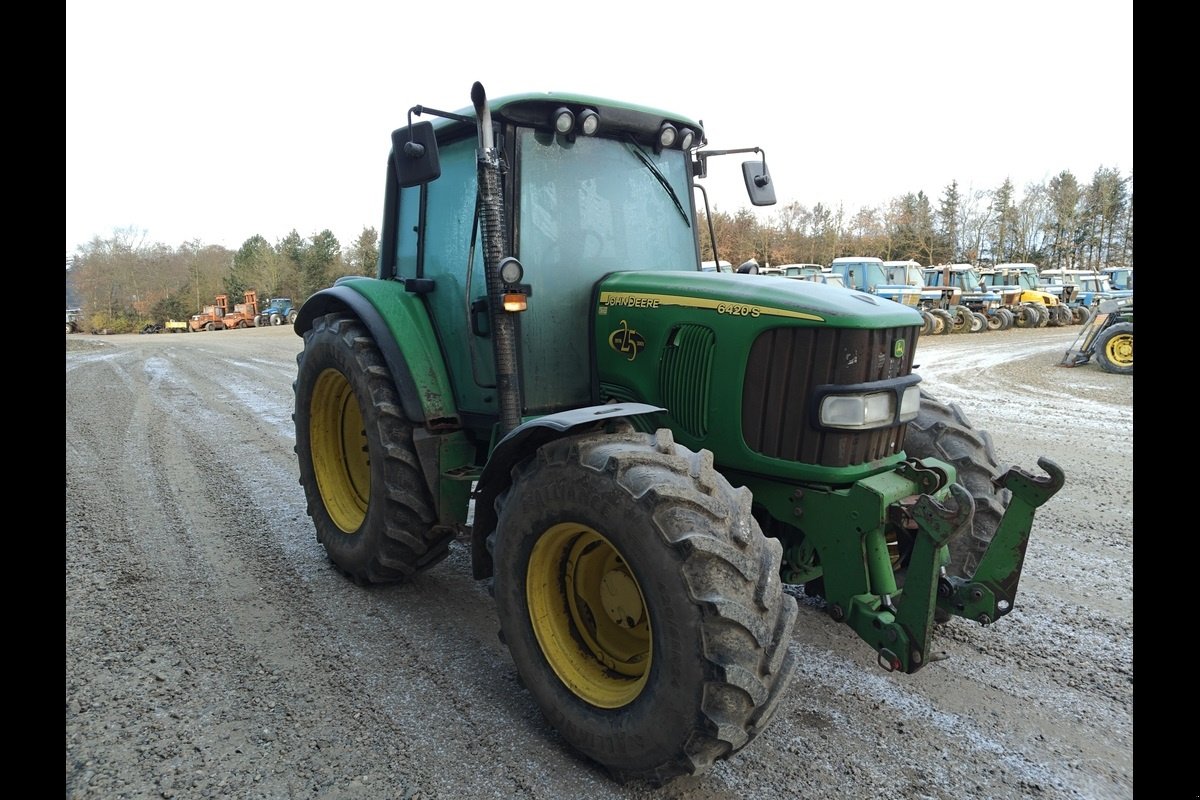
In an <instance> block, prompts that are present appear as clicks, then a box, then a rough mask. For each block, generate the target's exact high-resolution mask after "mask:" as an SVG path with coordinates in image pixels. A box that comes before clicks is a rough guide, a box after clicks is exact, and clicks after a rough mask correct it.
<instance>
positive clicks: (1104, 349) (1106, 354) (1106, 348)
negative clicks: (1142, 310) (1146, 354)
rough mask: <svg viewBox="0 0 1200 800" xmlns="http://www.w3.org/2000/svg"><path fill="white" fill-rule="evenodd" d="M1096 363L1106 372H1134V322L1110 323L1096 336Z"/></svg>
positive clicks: (1126, 373)
mask: <svg viewBox="0 0 1200 800" xmlns="http://www.w3.org/2000/svg"><path fill="white" fill-rule="evenodd" d="M1094 352H1095V354H1096V363H1097V364H1099V365H1100V369H1102V370H1104V371H1105V372H1112V373H1114V374H1117V375H1132V374H1133V323H1132V322H1118V323H1116V324H1114V325H1110V326H1109V327H1107V328H1105V329H1104V330H1103V331H1101V332H1100V335H1099V336H1097V337H1096V344H1095V351H1094Z"/></svg>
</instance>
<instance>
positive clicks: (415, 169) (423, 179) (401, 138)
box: [392, 122, 774, 202]
mask: <svg viewBox="0 0 1200 800" xmlns="http://www.w3.org/2000/svg"><path fill="white" fill-rule="evenodd" d="M392 162H393V165H394V166H395V167H396V177H397V178H398V179H399V182H400V188H402V189H403V188H407V187H409V186H419V185H421V184H423V183H429V182H430V181H432V180H436V179H437V178H438V177H440V176H441V174H442V165H441V163H440V162H439V161H438V147H437V137H436V136H435V135H434V133H433V123H432V122H414V123H413V124H412V125H409V126H408V127H405V128H397V129H396V130H394V131H392ZM772 202H774V200H773V199H772Z"/></svg>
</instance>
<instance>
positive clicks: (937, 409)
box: [904, 391, 1012, 578]
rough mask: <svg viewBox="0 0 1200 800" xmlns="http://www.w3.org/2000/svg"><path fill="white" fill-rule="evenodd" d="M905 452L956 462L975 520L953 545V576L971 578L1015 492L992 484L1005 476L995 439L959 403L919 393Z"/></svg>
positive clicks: (905, 440) (951, 547)
mask: <svg viewBox="0 0 1200 800" xmlns="http://www.w3.org/2000/svg"><path fill="white" fill-rule="evenodd" d="M904 450H905V452H906V453H907V454H908V455H909V456H911V457H915V458H936V459H939V460H941V461H945V462H946V463H948V464H952V465H953V466H954V468H955V469H956V471H957V473H958V483H959V484H961V485H962V487H963V488H964V489H966V490H967V492H968V493H970V495H971V497H972V498H973V499H974V501H975V519H974V522H973V524H972V529H971V530H970V531H963V532H962V533H960V534H959V535H957V536H955V537H954V538H952V539H951V540H950V542H949V549H950V564H949V565H948V566H947V567H946V571H947V572H948V573H949V574H950V575H954V576H957V577H960V578H969V577H970V576H972V575H974V574H975V570H976V568H977V567H978V566H979V560H980V558H982V556H983V554H984V553H985V552H986V551H987V548H988V545H989V544H991V541H992V538H993V537H994V536H995V535H996V529H997V528H998V527H999V526H1000V520H1001V519H1002V518H1003V517H1004V511H1005V509H1007V508H1008V502H1009V500H1010V499H1011V498H1012V492H1011V491H1010V490H1008V489H1001V488H998V487H997V486H996V484H995V483H994V482H993V481H994V479H996V478H999V477H1000V475H1001V474H1002V473H1003V471H1004V470H1003V469H1002V468H1001V466H1000V464H999V462H998V461H997V460H996V449H995V447H994V446H993V444H992V437H991V436H990V435H988V433H987V432H986V431H981V430H976V429H975V428H974V427H972V425H971V423H970V422H968V421H967V419H966V416H965V415H964V414H963V412H962V409H960V408H959V407H958V405H957V404H955V403H950V404H948V405H947V404H945V403H942V402H939V401H938V400H935V399H934V398H933V397H931V396H929V395H928V394H926V393H925V392H924V391H922V392H921V410H920V411H919V412H918V414H917V418H916V419H914V420H913V421H912V422H910V423H909V424H908V433H907V434H906V435H905V439H904Z"/></svg>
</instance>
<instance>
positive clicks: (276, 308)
mask: <svg viewBox="0 0 1200 800" xmlns="http://www.w3.org/2000/svg"><path fill="white" fill-rule="evenodd" d="M297 313H299V312H298V309H296V307H295V306H293V305H292V299H291V298H290V297H272V298H271V299H270V300H268V301H267V304H266V307H265V308H263V310H262V311H261V312H260V313H259V315H258V316H257V317H255V318H254V327H256V328H262V327H264V326H266V325H282V324H283V323H285V322H286V323H287V324H288V325H291V324H292V323H294V322H295V321H296V314H297Z"/></svg>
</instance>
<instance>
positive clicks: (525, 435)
mask: <svg viewBox="0 0 1200 800" xmlns="http://www.w3.org/2000/svg"><path fill="white" fill-rule="evenodd" d="M659 411H666V409H665V408H660V407H659V406H652V405H648V404H646V403H605V404H603V405H596V406H587V407H585V408H575V409H571V410H570V411H560V412H559V413H557V414H547V415H546V416H544V417H537V418H535V419H531V420H529V421H528V422H526V423H523V424H521V425H518V426H517V427H515V428H513V429H512V430H511V431H509V433H508V435H507V436H505V437H504V438H503V439H501V440H500V441H499V442H498V443H497V444H496V447H495V448H494V449H493V450H492V454H491V455H490V456H489V457H488V461H487V464H486V465H485V466H484V468H483V472H482V474H480V476H479V483H478V484H477V485H476V487H475V493H474V498H475V518H474V520H473V522H472V526H471V571H472V573H473V574H474V576H475V579H476V580H482V579H483V578H487V577H490V576H491V574H492V554H491V553H489V552H488V550H487V537H488V536H489V535H491V533H492V531H493V530H495V529H496V508H495V500H496V498H497V497H498V496H499V495H500V493H501V492H503V491H504V490H505V489H507V488H508V485H509V484H510V483H511V482H512V468H513V467H515V466H516V465H517V464H518V463H520V462H521V461H523V460H525V459H526V458H528V457H529V456H532V455H533V454H534V453H535V452H537V449H538V448H539V447H541V446H542V445H544V444H545V443H546V442H550V441H553V440H555V439H560V438H562V437H564V436H570V435H571V434H572V433H574V432H575V431H577V430H578V429H580V428H583V427H591V426H594V425H595V424H597V423H599V422H608V421H610V420H614V419H620V418H622V417H632V416H636V415H638V414H650V413H653V412H659Z"/></svg>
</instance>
